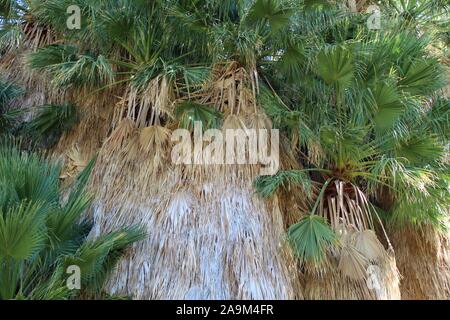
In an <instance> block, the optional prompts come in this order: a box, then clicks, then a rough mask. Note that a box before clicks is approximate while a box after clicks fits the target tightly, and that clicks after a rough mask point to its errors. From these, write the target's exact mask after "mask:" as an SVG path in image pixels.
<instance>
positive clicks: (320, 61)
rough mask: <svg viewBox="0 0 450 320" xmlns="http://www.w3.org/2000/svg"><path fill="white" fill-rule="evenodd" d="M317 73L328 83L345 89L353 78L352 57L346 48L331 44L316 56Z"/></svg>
mask: <svg viewBox="0 0 450 320" xmlns="http://www.w3.org/2000/svg"><path fill="white" fill-rule="evenodd" d="M316 70H317V74H318V75H319V76H320V77H321V78H322V79H323V80H324V81H325V82H326V83H327V84H329V85H334V86H336V87H339V88H342V89H345V88H347V87H349V86H350V84H351V82H352V81H353V79H354V66H353V57H352V54H351V52H350V50H348V49H347V48H345V47H343V46H333V47H329V48H324V49H322V50H321V51H320V52H319V54H318V56H317V65H316Z"/></svg>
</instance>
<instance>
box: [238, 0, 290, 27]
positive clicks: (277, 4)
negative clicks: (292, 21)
mask: <svg viewBox="0 0 450 320" xmlns="http://www.w3.org/2000/svg"><path fill="white" fill-rule="evenodd" d="M291 15H292V10H290V9H287V8H283V6H282V1H280V0H257V1H256V2H255V3H254V4H253V6H252V7H251V8H250V11H249V13H248V15H247V17H246V19H247V21H248V22H249V23H251V24H255V23H256V24H265V23H268V24H269V26H270V28H271V32H278V31H279V30H280V29H282V28H283V27H285V26H286V25H287V24H288V22H289V18H290V16H291Z"/></svg>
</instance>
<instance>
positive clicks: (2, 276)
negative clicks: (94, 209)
mask: <svg viewBox="0 0 450 320" xmlns="http://www.w3.org/2000/svg"><path fill="white" fill-rule="evenodd" d="M5 141H6V142H5ZM7 141H8V140H5V139H2V143H1V145H0V188H1V198H0V239H1V240H0V299H44V300H46V299H68V298H75V297H78V296H80V295H83V296H84V297H88V296H90V297H100V296H101V295H103V296H105V295H104V292H103V290H102V288H103V282H104V281H105V279H106V277H107V275H108V274H110V273H111V271H112V269H113V267H114V265H115V263H116V262H117V260H118V259H119V258H120V256H121V254H122V253H123V251H124V249H125V248H126V247H127V246H128V245H130V244H131V243H133V242H135V241H137V240H139V239H141V238H142V237H143V234H142V231H141V230H140V229H138V228H137V227H133V228H124V229H121V230H118V231H115V232H111V233H109V234H104V235H102V236H101V237H98V238H95V239H94V238H90V239H87V235H88V234H89V230H90V229H91V227H92V223H91V222H90V221H89V220H88V219H86V218H85V217H83V212H84V211H85V210H86V209H87V207H88V206H89V204H90V202H91V196H90V195H89V194H88V193H86V192H85V191H84V190H83V189H84V185H85V184H86V182H87V178H88V175H89V171H90V169H92V165H93V163H92V164H91V165H90V166H89V167H88V168H87V169H86V170H85V171H84V172H83V174H82V175H81V176H79V177H78V179H77V181H76V183H75V184H74V185H73V186H72V187H71V188H70V189H69V190H67V191H66V193H67V195H65V196H64V195H63V194H61V193H60V185H59V175H60V170H61V167H60V166H59V165H58V164H57V163H52V162H48V161H47V160H46V159H45V158H43V157H41V156H40V155H38V154H33V153H26V152H23V151H21V150H20V149H19V148H18V145H17V144H14V143H11V142H7ZM70 266H77V267H78V268H79V270H80V277H81V278H80V280H81V282H80V287H77V288H76V289H77V290H72V289H71V288H70V287H69V286H68V285H67V283H68V277H69V275H68V274H67V270H69V267H70ZM80 289H81V290H80Z"/></svg>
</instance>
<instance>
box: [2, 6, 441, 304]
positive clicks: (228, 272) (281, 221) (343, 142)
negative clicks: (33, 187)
mask: <svg viewBox="0 0 450 320" xmlns="http://www.w3.org/2000/svg"><path fill="white" fill-rule="evenodd" d="M72 5H76V6H78V8H80V12H81V20H80V23H81V25H80V29H76V28H75V29H73V30H69V29H68V26H67V17H68V15H67V8H68V7H69V6H72ZM371 5H376V3H375V2H374V1H294V0H240V1H238V0H208V1H207V0H156V1H151V3H149V2H148V1H141V0H139V1H138V0H134V1H131V0H98V1H89V0H39V1H37V0H35V1H9V0H8V1H1V0H0V12H1V20H0V22H1V25H2V27H1V28H0V54H1V56H0V69H1V70H2V73H4V80H2V79H0V99H3V96H4V97H5V99H4V100H5V102H3V101H2V100H0V117H1V116H3V117H2V118H0V121H3V122H4V123H6V121H8V123H10V124H12V126H13V127H14V128H16V129H17V130H18V131H17V132H19V133H20V134H23V135H24V136H25V138H26V139H28V140H32V141H33V143H30V145H37V146H38V147H41V148H47V149H48V151H49V153H50V154H51V155H53V156H54V157H58V158H60V159H63V160H64V168H63V172H62V173H61V175H60V178H61V179H62V180H63V181H64V185H65V184H70V182H71V181H73V180H75V179H76V176H77V175H78V174H79V173H80V172H82V171H83V169H85V168H86V167H89V163H90V160H91V159H92V158H93V157H94V156H95V155H97V161H96V163H95V166H94V168H93V172H92V175H91V178H90V180H89V182H88V186H89V188H90V190H91V191H92V192H93V193H95V198H94V200H93V203H92V205H91V206H90V210H89V217H90V218H92V219H93V220H94V228H93V230H92V232H91V236H101V235H102V234H105V233H109V232H112V231H113V230H115V229H117V227H120V226H124V225H135V224H139V225H143V226H144V227H145V228H146V231H147V236H146V238H145V239H144V240H143V241H140V242H138V243H135V244H134V245H133V248H132V250H130V251H128V253H127V254H126V256H125V257H124V258H123V259H121V260H120V262H119V267H118V269H117V270H116V271H115V272H113V273H112V274H111V275H110V277H109V279H108V281H107V284H106V286H105V289H106V291H107V292H109V293H111V294H120V295H130V296H134V297H135V298H138V299H167V298H169V299H174V298H180V299H183V298H192V299H198V298H204V299H207V298H215V299H235V298H247V299H265V298H269V299H294V298H298V299H300V298H308V299H399V298H401V297H403V298H425V299H432V298H443V297H449V283H450V282H449V281H450V278H449V276H450V275H449V274H448V267H449V265H448V260H446V250H447V245H446V241H447V236H448V233H447V229H446V228H447V219H448V209H447V207H448V200H449V199H448V138H449V133H448V123H449V122H448V113H449V103H448V100H447V99H448V98H446V97H445V95H444V94H443V91H444V90H443V89H444V88H445V86H446V85H447V84H448V83H447V81H448V80H447V78H446V76H447V73H448V69H447V65H448V56H446V54H447V51H446V50H447V46H448V31H447V30H448V19H446V17H447V18H448V16H446V15H447V14H448V5H446V3H445V1H438V0H436V1H386V2H383V4H380V8H379V9H380V12H381V16H380V18H381V25H380V26H379V28H375V29H374V28H372V27H371V26H370V24H368V23H367V19H369V18H370V16H371V14H372V13H371V12H372V11H367V8H369V6H371ZM446 31H447V32H446ZM2 81H3V82H4V84H3V82H2ZM2 88H5V89H2ZM17 88H23V89H24V92H23V91H21V90H19V89H17ZM16 89H17V90H18V91H17V90H16ZM6 98H7V99H8V101H9V102H8V104H7V105H6V104H5V103H6ZM13 98H14V99H13ZM11 101H12V102H11ZM2 103H3V104H2ZM11 112H12V114H13V115H14V118H13V117H12V116H11V115H10V114H11ZM14 112H19V113H20V116H17V113H14ZM5 119H6V120H5ZM7 119H14V121H13V122H11V121H12V120H7ZM3 122H2V123H3ZM199 123H201V124H202V127H203V129H204V130H206V129H216V130H219V131H221V132H223V133H225V132H226V130H227V129H240V130H243V131H242V132H246V130H247V129H255V130H257V131H258V130H262V129H272V128H276V129H279V130H280V170H279V172H278V173H277V174H275V175H272V176H270V175H268V176H260V169H261V165H258V164H244V165H235V164H222V165H220V164H214V165H208V166H205V165H202V164H200V163H201V161H200V160H201V159H199V157H201V155H199V154H198V153H196V152H195V150H191V151H189V154H188V156H190V158H191V159H192V160H193V161H192V164H176V163H174V162H173V161H172V160H173V157H172V151H173V149H174V147H175V141H173V134H174V132H175V133H176V130H177V129H187V130H188V132H189V137H194V136H195V135H196V134H198V131H196V126H197V125H198V124H199ZM245 154H248V155H249V154H251V150H245ZM255 191H256V192H255ZM425 253H426V254H425ZM407 257H414V259H412V258H407ZM408 259H409V260H411V259H412V260H414V261H417V263H411V261H408ZM401 276H403V278H402V277H401ZM417 279H420V280H417Z"/></svg>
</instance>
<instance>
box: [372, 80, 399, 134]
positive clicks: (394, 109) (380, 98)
mask: <svg viewBox="0 0 450 320" xmlns="http://www.w3.org/2000/svg"><path fill="white" fill-rule="evenodd" d="M372 97H373V102H374V105H375V108H376V109H375V114H374V119H373V120H374V123H375V127H376V130H377V131H378V132H384V131H385V130H388V129H390V128H391V127H392V126H393V125H394V123H395V122H396V121H397V120H398V119H399V118H400V116H401V115H402V114H403V113H404V112H405V106H404V104H403V103H402V102H401V100H400V97H399V95H398V93H397V91H396V89H395V87H393V86H392V85H389V84H388V83H385V82H379V83H377V84H376V85H375V88H374V90H373V91H372Z"/></svg>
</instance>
